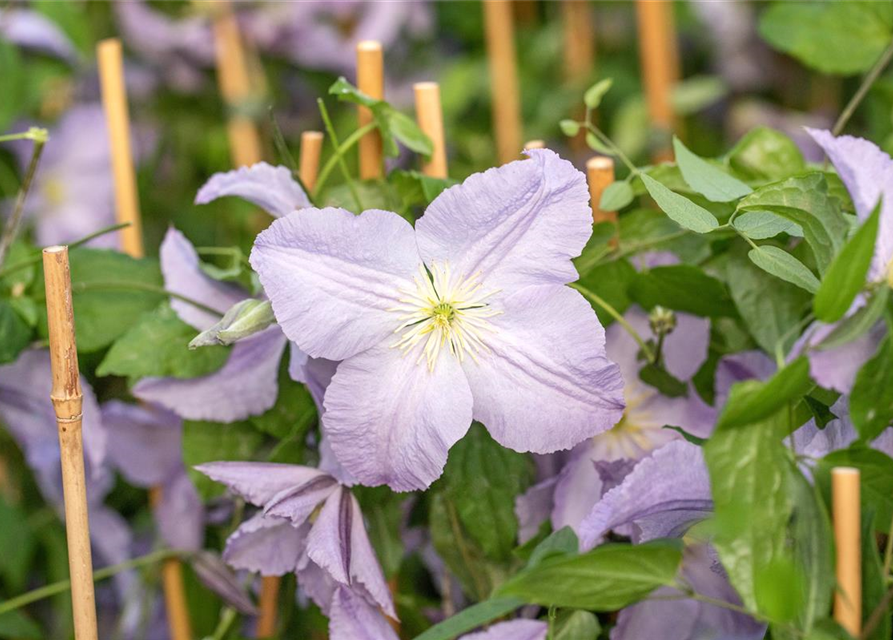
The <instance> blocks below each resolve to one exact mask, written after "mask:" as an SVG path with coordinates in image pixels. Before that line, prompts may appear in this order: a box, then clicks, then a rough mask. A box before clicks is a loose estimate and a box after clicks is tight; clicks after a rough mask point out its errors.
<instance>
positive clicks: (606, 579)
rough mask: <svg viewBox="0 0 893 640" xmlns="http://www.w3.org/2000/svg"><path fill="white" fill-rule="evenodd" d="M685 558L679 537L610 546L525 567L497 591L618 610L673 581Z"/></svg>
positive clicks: (559, 603)
mask: <svg viewBox="0 0 893 640" xmlns="http://www.w3.org/2000/svg"><path fill="white" fill-rule="evenodd" d="M681 561H682V549H681V547H680V545H679V544H678V543H677V542H676V541H670V540H658V541H654V542H647V543H644V544H639V545H628V544H606V545H602V546H600V547H597V548H596V549H593V550H592V551H590V552H588V553H584V554H581V555H578V556H573V557H559V558H553V559H549V560H545V561H543V562H542V563H540V564H538V565H536V566H535V567H531V568H529V569H525V570H524V571H521V572H520V573H518V574H517V575H515V576H514V577H513V578H511V579H510V580H509V581H508V582H506V583H505V584H504V585H502V587H500V589H499V591H498V594H499V595H501V596H517V597H519V598H522V599H523V600H524V601H526V602H529V603H531V604H539V605H543V606H551V605H555V606H559V607H573V608H577V609H590V610H593V611H615V610H617V609H621V608H623V607H625V606H627V605H630V604H632V603H634V602H638V601H639V600H641V599H643V598H645V597H646V596H647V595H648V594H649V593H651V592H652V591H654V590H655V589H657V588H658V587H662V586H666V585H671V584H673V583H674V580H675V577H676V571H677V569H678V568H679V564H680V562H681Z"/></svg>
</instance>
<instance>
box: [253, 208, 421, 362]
mask: <svg viewBox="0 0 893 640" xmlns="http://www.w3.org/2000/svg"><path fill="white" fill-rule="evenodd" d="M251 265H252V266H253V267H254V269H255V271H257V273H258V275H259V276H260V280H261V283H262V284H263V286H264V290H265V291H266V292H267V295H268V296H269V297H270V300H271V301H272V303H273V311H274V313H275V314H276V319H277V320H278V322H279V324H280V326H281V327H282V330H283V331H284V332H285V335H287V336H288V338H289V340H292V341H294V342H295V343H297V344H298V346H299V347H301V349H302V350H303V351H304V352H306V353H307V354H308V355H310V356H312V357H314V358H328V359H330V360H343V359H345V358H347V357H349V356H352V355H354V354H356V353H359V352H361V351H365V350H366V349H368V348H369V347H372V346H373V345H376V344H378V343H380V342H382V341H385V340H390V339H391V338H392V334H393V333H394V331H395V330H396V329H397V327H399V326H400V319H399V314H398V313H396V312H395V311H393V309H394V308H395V307H397V306H398V305H399V304H400V298H402V297H404V295H405V294H404V293H401V289H404V290H405V289H409V288H410V287H411V286H412V277H413V276H414V275H416V273H417V270H418V267H419V257H418V250H417V249H416V244H415V237H414V234H413V230H412V227H411V226H410V224H409V223H408V222H407V221H406V220H404V219H403V218H401V217H400V216H398V215H397V214H396V213H391V212H389V211H377V210H370V211H366V212H364V213H363V214H362V215H360V216H355V215H354V214H352V213H350V212H349V211H345V210H343V209H304V210H302V211H301V212H300V213H299V214H298V215H291V216H286V217H285V218H279V219H278V220H276V221H275V222H274V223H273V224H272V225H270V227H269V228H268V229H267V230H266V231H263V232H262V233H261V234H260V235H259V236H258V237H257V240H256V241H255V243H254V249H253V250H252V251H251ZM413 289H414V287H413Z"/></svg>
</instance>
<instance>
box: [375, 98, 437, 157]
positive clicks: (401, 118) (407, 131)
mask: <svg viewBox="0 0 893 640" xmlns="http://www.w3.org/2000/svg"><path fill="white" fill-rule="evenodd" d="M384 117H385V118H387V121H388V125H389V129H390V132H391V134H392V135H393V136H394V137H395V138H397V140H399V141H400V142H402V143H403V146H404V147H406V148H407V149H409V150H411V151H415V152H416V153H420V154H422V155H423V156H427V157H430V156H431V154H432V153H434V143H433V142H431V138H429V137H428V135H427V134H426V133H425V132H424V131H422V130H421V129H420V128H419V125H418V124H416V121H415V120H413V119H412V118H410V117H409V116H407V115H406V114H404V113H400V112H399V111H397V110H396V109H393V108H388V109H385V110H384Z"/></svg>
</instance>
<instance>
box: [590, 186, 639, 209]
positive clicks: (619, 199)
mask: <svg viewBox="0 0 893 640" xmlns="http://www.w3.org/2000/svg"><path fill="white" fill-rule="evenodd" d="M632 201H633V188H632V187H631V186H630V185H629V182H626V181H625V180H621V181H620V182H612V183H611V184H609V185H608V186H607V188H606V189H605V190H604V191H602V197H601V200H600V201H599V203H598V208H599V209H601V210H602V211H620V210H621V209H622V208H623V207H625V206H626V205H628V204H629V203H630V202H632Z"/></svg>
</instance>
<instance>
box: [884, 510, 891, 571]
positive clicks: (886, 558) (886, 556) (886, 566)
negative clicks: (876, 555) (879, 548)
mask: <svg viewBox="0 0 893 640" xmlns="http://www.w3.org/2000/svg"><path fill="white" fill-rule="evenodd" d="M891 563H893V520H891V521H890V530H889V531H888V532H887V546H886V547H885V548H884V579H885V580H886V579H887V576H889V575H890V565H891Z"/></svg>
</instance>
